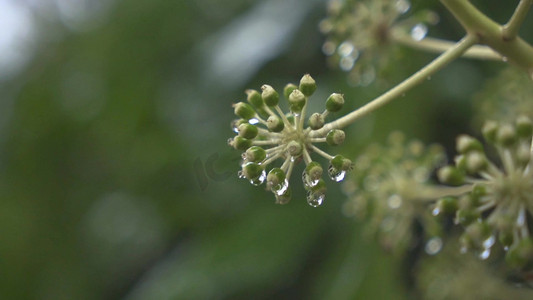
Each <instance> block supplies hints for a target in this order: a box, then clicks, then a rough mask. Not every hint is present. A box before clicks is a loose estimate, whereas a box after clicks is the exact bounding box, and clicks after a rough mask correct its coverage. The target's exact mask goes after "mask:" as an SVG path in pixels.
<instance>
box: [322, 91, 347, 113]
mask: <svg viewBox="0 0 533 300" xmlns="http://www.w3.org/2000/svg"><path fill="white" fill-rule="evenodd" d="M343 105H344V96H343V95H341V94H337V93H333V94H331V95H330V96H329V97H328V99H327V100H326V109H327V110H328V111H329V112H337V111H339V110H341V108H342V106H343Z"/></svg>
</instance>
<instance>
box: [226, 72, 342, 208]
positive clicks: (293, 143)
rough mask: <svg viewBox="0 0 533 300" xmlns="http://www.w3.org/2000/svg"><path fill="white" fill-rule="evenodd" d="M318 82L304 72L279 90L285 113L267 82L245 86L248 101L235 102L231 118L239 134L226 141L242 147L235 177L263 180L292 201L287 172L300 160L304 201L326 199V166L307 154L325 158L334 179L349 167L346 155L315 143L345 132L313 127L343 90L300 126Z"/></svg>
mask: <svg viewBox="0 0 533 300" xmlns="http://www.w3.org/2000/svg"><path fill="white" fill-rule="evenodd" d="M316 88H317V86H316V83H315V80H314V79H313V78H312V77H311V76H309V75H304V76H303V77H302V79H301V80H300V83H299V85H295V84H290V83H289V84H287V85H286V86H285V88H284V89H283V93H282V94H283V96H284V97H285V99H286V100H287V101H288V106H289V109H290V111H289V112H288V113H284V112H283V111H282V110H281V108H280V106H279V105H278V103H279V98H280V96H279V93H278V92H277V91H276V90H275V89H274V88H273V87H272V86H270V85H266V84H265V85H263V86H262V87H261V92H259V91H256V90H248V91H246V94H247V101H246V102H239V103H236V104H234V105H233V108H234V111H235V114H236V115H237V116H238V117H239V118H240V119H237V120H234V121H233V123H232V129H233V131H234V132H235V133H236V134H237V135H236V136H235V137H233V138H231V139H229V140H228V144H229V145H230V146H232V147H233V148H235V149H237V150H241V151H243V154H242V159H243V160H242V163H241V167H242V169H241V171H240V172H239V177H241V178H245V179H246V180H248V181H249V182H250V183H252V184H253V185H260V184H263V183H266V188H267V190H269V191H271V192H272V193H273V194H274V196H275V197H276V203H278V204H285V203H288V202H289V201H290V199H291V195H292V191H291V185H290V184H289V181H290V177H291V175H292V172H293V169H294V166H295V165H296V164H298V163H299V162H301V161H302V160H303V161H304V162H305V164H306V167H305V169H304V171H303V173H302V181H303V185H304V187H305V189H306V190H307V202H308V203H309V205H311V206H313V207H317V206H320V205H322V204H323V203H324V198H325V193H326V183H325V181H324V179H323V173H325V172H324V169H323V168H322V166H321V164H320V163H318V162H317V161H314V160H313V159H312V158H311V155H312V154H313V153H315V154H318V155H319V156H322V157H323V158H325V159H326V160H327V161H329V167H328V168H327V169H326V173H327V174H328V175H329V176H328V177H330V178H331V180H333V181H335V182H339V181H342V180H343V179H344V177H345V175H346V172H347V171H350V170H351V169H352V162H351V161H350V160H349V159H348V158H346V157H344V156H342V155H336V156H332V155H330V154H328V153H326V152H325V151H323V150H321V149H320V148H318V147H317V146H315V144H317V143H327V144H329V145H331V146H336V145H340V144H342V143H343V142H344V139H345V134H344V131H342V130H340V129H332V130H330V131H327V132H325V133H324V134H320V133H317V132H315V130H318V129H321V128H323V127H324V125H325V119H326V117H327V116H328V115H329V114H330V113H331V112H336V111H339V110H340V109H341V108H342V106H343V104H344V97H343V95H341V94H337V93H333V94H331V95H330V96H329V97H328V98H327V99H326V101H325V106H326V109H325V110H324V111H323V112H322V113H318V112H317V113H313V114H311V116H310V117H309V119H308V120H307V127H305V126H304V124H305V122H306V120H305V118H306V108H307V103H308V101H309V97H310V96H311V95H312V94H313V93H314V92H315V90H316ZM277 160H281V161H283V163H282V164H281V166H277V167H271V165H272V164H273V163H274V162H275V161H277ZM270 167H271V168H270ZM267 168H270V169H267Z"/></svg>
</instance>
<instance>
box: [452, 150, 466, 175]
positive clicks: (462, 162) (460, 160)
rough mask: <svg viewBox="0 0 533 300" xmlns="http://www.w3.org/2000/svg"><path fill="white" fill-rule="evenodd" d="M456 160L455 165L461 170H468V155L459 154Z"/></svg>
mask: <svg viewBox="0 0 533 300" xmlns="http://www.w3.org/2000/svg"><path fill="white" fill-rule="evenodd" d="M454 162H455V167H457V169H459V170H461V171H465V170H466V156H465V155H463V154H461V155H457V156H456V157H455V158H454Z"/></svg>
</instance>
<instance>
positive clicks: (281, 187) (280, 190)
mask: <svg viewBox="0 0 533 300" xmlns="http://www.w3.org/2000/svg"><path fill="white" fill-rule="evenodd" d="M288 188H289V181H288V180H287V179H285V180H284V181H283V182H282V183H280V184H278V185H276V186H275V187H272V192H274V194H275V195H277V196H282V195H283V194H285V192H286V191H287V189H288Z"/></svg>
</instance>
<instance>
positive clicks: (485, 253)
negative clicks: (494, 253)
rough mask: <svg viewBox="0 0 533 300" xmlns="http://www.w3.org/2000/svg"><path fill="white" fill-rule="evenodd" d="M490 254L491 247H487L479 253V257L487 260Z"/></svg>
mask: <svg viewBox="0 0 533 300" xmlns="http://www.w3.org/2000/svg"><path fill="white" fill-rule="evenodd" d="M489 256H490V248H486V249H484V250H483V251H481V253H479V255H478V257H479V258H480V259H482V260H486V259H487V258H489Z"/></svg>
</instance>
